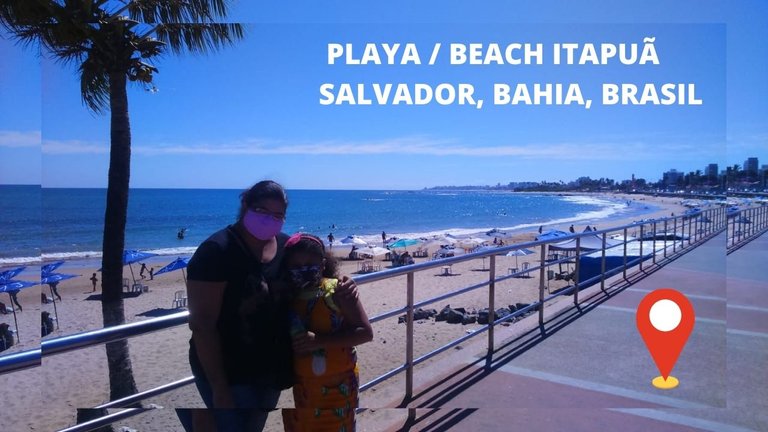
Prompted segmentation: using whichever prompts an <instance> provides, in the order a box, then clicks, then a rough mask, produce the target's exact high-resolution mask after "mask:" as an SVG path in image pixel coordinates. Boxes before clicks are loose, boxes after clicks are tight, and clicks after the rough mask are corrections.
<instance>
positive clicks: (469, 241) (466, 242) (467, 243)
mask: <svg viewBox="0 0 768 432" xmlns="http://www.w3.org/2000/svg"><path fill="white" fill-rule="evenodd" d="M486 241H487V240H485V239H481V238H478V237H469V238H465V239H459V240H458V241H457V242H456V244H457V245H459V246H460V247H463V248H467V249H471V248H474V247H477V246H480V245H481V244H483V243H485V242H486Z"/></svg>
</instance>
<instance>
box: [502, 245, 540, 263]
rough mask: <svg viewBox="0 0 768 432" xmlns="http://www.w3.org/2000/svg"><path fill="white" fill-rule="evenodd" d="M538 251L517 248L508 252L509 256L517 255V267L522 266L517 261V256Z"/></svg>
mask: <svg viewBox="0 0 768 432" xmlns="http://www.w3.org/2000/svg"><path fill="white" fill-rule="evenodd" d="M535 253H536V252H534V251H532V250H530V249H515V250H513V251H509V252H507V256H513V257H515V267H520V265H519V264H518V262H517V257H521V256H526V255H533V254H535Z"/></svg>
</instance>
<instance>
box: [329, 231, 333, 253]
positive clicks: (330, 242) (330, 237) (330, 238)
mask: <svg viewBox="0 0 768 432" xmlns="http://www.w3.org/2000/svg"><path fill="white" fill-rule="evenodd" d="M333 238H334V237H333V233H328V248H329V249H333Z"/></svg>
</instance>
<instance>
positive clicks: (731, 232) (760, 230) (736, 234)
mask: <svg viewBox="0 0 768 432" xmlns="http://www.w3.org/2000/svg"><path fill="white" fill-rule="evenodd" d="M766 231H768V206H765V205H763V206H761V207H750V208H746V209H741V210H738V211H736V212H732V213H729V214H728V229H727V230H726V253H727V254H731V253H733V252H735V251H736V250H738V249H739V248H741V247H742V246H744V245H746V244H747V243H749V242H751V241H752V240H754V239H756V238H758V237H760V236H761V235H763V234H764V233H765V232H766Z"/></svg>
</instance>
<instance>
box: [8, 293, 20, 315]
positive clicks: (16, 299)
mask: <svg viewBox="0 0 768 432" xmlns="http://www.w3.org/2000/svg"><path fill="white" fill-rule="evenodd" d="M19 291H21V290H17V289H16V290H11V291H8V294H10V295H11V301H12V302H13V303H15V304H16V306H17V307H18V308H19V312H23V308H22V307H21V303H19V298H18V297H16V296H17V295H19Z"/></svg>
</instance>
